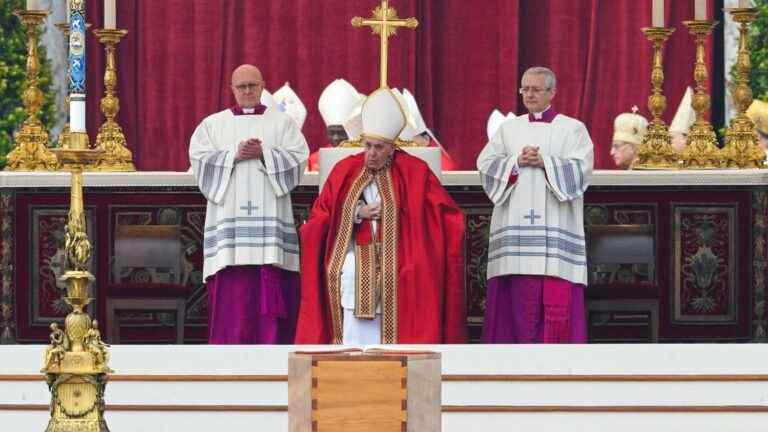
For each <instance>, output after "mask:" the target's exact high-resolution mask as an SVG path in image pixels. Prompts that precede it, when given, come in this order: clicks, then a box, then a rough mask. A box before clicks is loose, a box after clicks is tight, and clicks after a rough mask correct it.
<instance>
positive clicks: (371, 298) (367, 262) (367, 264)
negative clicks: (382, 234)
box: [355, 235, 381, 320]
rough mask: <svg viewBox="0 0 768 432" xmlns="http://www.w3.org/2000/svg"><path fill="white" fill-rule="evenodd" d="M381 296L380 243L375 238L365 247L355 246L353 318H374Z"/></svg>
mask: <svg viewBox="0 0 768 432" xmlns="http://www.w3.org/2000/svg"><path fill="white" fill-rule="evenodd" d="M380 296H381V243H380V242H379V241H378V239H377V238H376V236H375V235H374V236H373V241H371V242H370V243H369V244H367V245H359V244H355V317H356V318H360V319H368V320H372V319H374V318H376V305H377V304H378V303H379V297H380Z"/></svg>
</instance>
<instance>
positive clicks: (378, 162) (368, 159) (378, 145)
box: [365, 138, 395, 171]
mask: <svg viewBox="0 0 768 432" xmlns="http://www.w3.org/2000/svg"><path fill="white" fill-rule="evenodd" d="M394 151H395V145H394V144H392V143H388V142H386V141H382V140H380V139H376V138H365V166H366V168H368V169H370V170H372V171H378V170H380V169H382V168H384V166H385V165H386V164H387V161H388V160H389V158H390V157H391V156H392V153H394Z"/></svg>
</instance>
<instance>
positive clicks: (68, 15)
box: [66, 0, 70, 22]
mask: <svg viewBox="0 0 768 432" xmlns="http://www.w3.org/2000/svg"><path fill="white" fill-rule="evenodd" d="M66 8H67V22H69V14H70V12H69V0H67V6H66Z"/></svg>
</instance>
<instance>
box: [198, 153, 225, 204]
mask: <svg viewBox="0 0 768 432" xmlns="http://www.w3.org/2000/svg"><path fill="white" fill-rule="evenodd" d="M226 159H227V152H225V151H214V152H210V153H208V154H206V155H205V156H204V157H202V158H201V159H200V160H194V159H193V161H192V162H193V163H194V164H195V165H196V166H195V171H197V173H198V179H199V180H198V186H199V187H200V191H201V192H202V193H203V194H204V195H205V196H206V197H209V198H210V199H213V198H214V197H216V195H217V194H218V192H219V190H220V189H221V187H222V182H223V181H224V177H225V176H224V173H225V171H226V170H227V168H228V167H227V166H226V165H225V164H224V162H225V161H226Z"/></svg>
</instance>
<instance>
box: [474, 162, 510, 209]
mask: <svg viewBox="0 0 768 432" xmlns="http://www.w3.org/2000/svg"><path fill="white" fill-rule="evenodd" d="M513 159H514V158H513V157H511V156H504V157H497V158H494V159H493V161H492V162H491V163H490V165H489V166H488V169H487V170H480V177H481V180H482V184H483V189H485V193H486V194H487V195H488V196H489V197H491V198H492V199H493V198H494V197H495V196H496V194H497V193H498V192H499V191H500V188H502V187H503V186H504V185H505V184H506V183H507V179H505V178H504V177H503V176H504V173H506V172H507V168H508V167H509V164H510V162H512V163H514V161H513Z"/></svg>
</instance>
